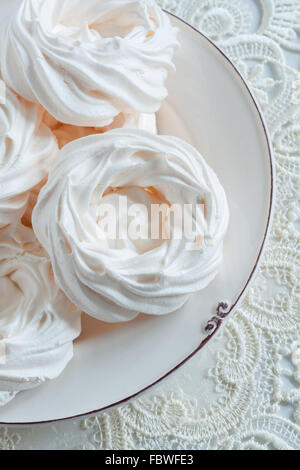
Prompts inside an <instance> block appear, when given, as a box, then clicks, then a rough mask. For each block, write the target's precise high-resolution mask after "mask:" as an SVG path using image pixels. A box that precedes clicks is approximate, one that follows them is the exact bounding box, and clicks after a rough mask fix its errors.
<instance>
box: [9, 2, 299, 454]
mask: <svg viewBox="0 0 300 470" xmlns="http://www.w3.org/2000/svg"><path fill="white" fill-rule="evenodd" d="M158 3H159V4H160V5H161V6H162V7H164V8H165V9H167V10H170V11H172V12H173V13H175V14H176V15H178V16H181V17H183V18H184V19H185V20H187V21H188V22H190V23H192V24H193V25H195V26H196V27H197V28H199V29H200V30H201V31H202V32H203V33H204V34H206V35H207V36H209V37H210V38H211V39H213V40H214V41H216V42H217V44H218V45H219V46H220V47H221V48H222V49H223V51H224V52H225V53H226V54H227V55H228V56H229V57H230V58H231V60H232V61H233V62H234V63H235V64H236V66H237V67H238V68H239V70H240V72H241V73H242V75H243V76H244V77H245V79H246V80H247V82H248V84H249V86H250V87H251V89H252V91H253V93H254V95H255V96H256V98H257V99H258V101H259V103H260V105H261V108H262V109H263V112H264V117H265V120H266V123H267V126H268V130H269V133H270V135H271V138H272V142H273V147H274V155H275V165H276V174H277V176H276V177H277V195H276V203H275V213H274V221H273V227H272V231H271V238H270V241H269V244H268V247H267V249H266V252H265V255H264V259H263V262H262V264H261V267H260V270H259V273H258V275H257V278H256V280H255V281H254V283H253V284H252V287H251V289H250V291H249V294H248V296H247V297H246V299H245V300H244V302H243V304H242V305H241V307H240V308H239V310H238V311H236V312H235V314H233V315H232V316H230V317H229V319H228V321H227V322H226V325H225V326H224V327H223V328H222V329H221V330H220V331H219V332H218V333H217V335H216V336H215V338H214V339H213V340H212V342H211V343H210V344H208V345H207V347H206V348H204V349H203V351H202V352H201V354H199V355H197V356H196V357H194V358H193V359H192V360H191V361H190V362H189V363H188V364H187V365H186V366H185V367H184V368H182V369H181V370H180V371H179V372H178V373H177V374H175V375H173V376H172V377H171V378H170V379H169V380H168V381H167V382H165V383H164V384H163V385H161V386H160V388H159V389H157V390H155V391H152V392H150V393H148V394H147V395H145V396H143V397H142V398H140V399H138V400H135V401H134V402H133V403H130V404H127V405H124V406H122V407H120V408H117V409H114V410H112V411H109V412H107V413H104V414H101V415H99V416H97V417H94V418H88V419H85V420H77V421H74V422H67V423H59V424H55V425H48V426H41V427H40V426H37V427H33V428H26V429H25V428H24V429H23V428H22V429H18V428H9V429H8V428H0V449H14V448H17V449H32V448H33V449H48V448H52V449H64V448H68V449H71V448H74V449H75V448H79V449H139V448H140V449H157V450H159V449H183V450H184V449H228V450H230V449H253V450H254V449H265V450H267V449H300V328H299V325H300V305H299V299H300V287H299V261H300V259H299V258H300V254H299V227H300V224H299V218H300V217H299V216H300V210H299V198H300V171H299V170H300V168H299V157H300V73H299V69H300V54H299V51H300V41H299V38H300V27H299V25H300V0H256V1H255V0H158ZM297 53H298V54H297Z"/></svg>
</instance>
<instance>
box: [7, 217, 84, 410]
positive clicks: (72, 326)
mask: <svg viewBox="0 0 300 470" xmlns="http://www.w3.org/2000/svg"><path fill="white" fill-rule="evenodd" d="M80 323H81V322H80V311H79V310H78V309H77V308H76V307H74V305H72V304H71V303H70V302H69V300H68V299H67V298H66V297H65V295H64V294H63V293H62V292H61V291H60V290H59V288H58V287H57V285H56V284H55V282H54V278H53V273H52V269H51V264H50V260H49V258H48V257H47V255H46V254H45V252H44V250H42V248H41V247H40V245H39V244H38V243H37V240H36V238H35V236H34V234H33V232H32V230H30V229H28V228H26V227H23V226H22V225H17V226H13V225H10V226H9V227H7V228H5V229H1V230H0V390H1V392H0V405H1V404H5V402H8V401H9V400H10V399H12V398H13V396H14V394H16V393H17V392H20V391H22V390H26V389H30V388H33V387H36V386H38V385H40V384H41V383H43V382H44V381H45V380H47V379H53V378H55V377H57V376H58V375H59V374H60V373H61V372H62V371H63V370H64V368H65V367H66V365H67V364H68V363H69V361H70V360H71V358H72V356H73V340H74V339H75V338H77V337H78V336H79V334H80V330H81V325H80Z"/></svg>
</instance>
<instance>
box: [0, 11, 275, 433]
mask: <svg viewBox="0 0 300 470" xmlns="http://www.w3.org/2000/svg"><path fill="white" fill-rule="evenodd" d="M163 11H164V12H165V13H166V14H167V15H170V16H171V17H173V18H175V19H176V20H178V21H180V22H182V23H184V24H185V25H186V26H188V27H190V28H192V29H193V30H194V31H195V32H196V33H198V34H200V36H201V37H202V38H203V39H205V40H206V41H208V43H209V44H210V45H211V46H213V48H214V49H215V50H216V51H217V53H219V54H221V56H222V57H223V58H224V59H225V61H227V63H228V64H229V65H230V67H231V68H232V69H233V70H234V72H235V73H236V74H237V75H238V77H239V78H240V80H241V82H242V85H243V86H244V87H245V89H246V91H247V93H248V95H249V96H250V98H251V100H252V102H253V104H254V107H255V109H256V112H257V115H258V118H259V121H260V123H261V125H262V129H263V133H264V136H265V139H266V142H267V148H268V152H267V153H268V158H269V170H270V195H269V210H268V217H267V224H266V228H265V232H264V237H263V240H262V243H261V246H260V249H259V252H258V256H257V258H256V261H255V263H254V266H253V268H252V270H251V272H250V275H249V277H248V279H247V281H246V283H245V285H244V287H243V288H242V290H241V292H240V293H239V295H238V297H237V299H236V300H235V301H234V303H233V304H232V305H231V306H230V307H229V306H228V304H226V303H224V302H221V303H219V305H218V307H217V310H216V315H215V316H214V317H213V318H212V319H211V320H209V322H208V323H207V326H206V332H208V335H207V336H206V337H205V338H204V339H203V341H202V342H201V343H200V345H199V346H198V347H197V348H196V349H194V350H193V351H192V352H191V353H190V354H189V355H188V356H187V357H186V358H184V359H183V360H182V361H181V362H180V363H178V364H177V365H176V366H174V367H173V368H172V369H170V370H169V371H168V372H166V373H165V374H164V375H162V376H161V377H160V378H158V379H157V380H155V381H154V382H152V383H151V384H150V385H147V386H146V387H143V388H142V389H141V390H139V391H137V392H135V393H134V394H132V395H130V396H128V397H126V398H122V399H121V400H119V401H117V402H115V403H112V404H109V405H106V406H104V407H102V408H100V409H97V410H92V411H87V412H85V413H80V414H77V415H72V416H66V417H64V418H57V419H50V420H42V421H32V422H30V421H29V422H13V423H10V422H5V421H4V422H1V421H0V425H3V426H11V427H13V426H21V427H22V426H34V425H42V424H51V423H58V422H64V421H70V420H75V419H78V418H84V417H92V416H93V415H95V414H100V413H103V412H105V411H108V410H110V409H113V408H116V407H118V406H120V405H123V404H125V403H127V402H130V401H132V400H134V399H136V398H137V397H139V396H141V395H142V394H144V393H145V392H147V391H149V390H150V389H152V388H154V387H155V386H157V385H158V384H160V383H161V382H163V381H164V380H165V379H167V378H168V377H169V376H170V375H171V374H173V373H174V372H176V371H177V370H178V369H180V368H181V367H182V366H183V365H184V364H186V363H187V362H188V361H189V360H190V359H191V358H192V357H194V356H195V355H196V354H197V353H199V351H201V349H203V347H204V346H205V345H206V344H207V343H208V342H209V341H210V340H211V339H212V338H213V337H214V336H215V334H216V333H217V332H218V331H219V329H220V328H221V326H222V325H223V323H224V320H225V319H226V318H227V317H228V315H229V314H230V313H232V312H233V311H234V310H235V309H236V308H237V306H238V304H239V303H240V302H241V301H242V299H243V298H244V296H245V294H246V293H247V290H248V289H249V286H250V283H251V281H252V279H253V276H254V274H255V273H256V271H257V269H258V267H259V265H260V262H261V259H262V255H263V252H264V249H265V247H266V241H267V239H268V236H269V232H270V228H271V223H272V219H273V209H274V194H275V166H274V159H273V148H272V143H271V138H270V135H269V132H268V129H267V125H266V123H265V119H264V117H263V115H262V111H261V108H260V106H259V104H258V102H257V100H256V98H255V97H254V95H253V93H252V91H251V89H250V87H249V85H248V84H247V82H246V80H245V79H244V78H243V76H242V74H241V73H240V72H239V70H238V68H237V67H236V66H235V65H234V63H233V62H232V61H231V59H230V58H229V57H228V56H227V55H226V54H225V53H224V52H223V51H222V49H220V47H219V46H217V45H216V44H215V43H214V42H213V41H212V40H211V39H209V38H208V37H207V36H206V35H205V34H204V33H202V32H201V31H199V29H197V28H196V27H195V26H193V25H192V24H190V23H189V22H188V21H186V20H184V19H182V18H180V17H179V16H177V15H175V14H174V13H172V12H170V11H168V10H166V9H163Z"/></svg>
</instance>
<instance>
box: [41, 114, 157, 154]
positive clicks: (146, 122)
mask: <svg viewBox="0 0 300 470" xmlns="http://www.w3.org/2000/svg"><path fill="white" fill-rule="evenodd" d="M43 121H44V123H45V124H46V125H47V126H48V127H49V128H50V129H51V131H52V132H53V134H54V135H55V137H56V139H57V143H58V147H59V148H60V149H61V148H62V147H64V146H65V145H67V144H69V143H70V142H73V140H76V139H81V138H82V137H87V136H88V135H93V134H103V133H104V132H107V131H109V130H113V129H120V128H129V129H143V130H145V131H148V132H152V133H153V134H157V124H156V115H155V113H152V114H145V113H141V114H137V113H136V114H123V113H120V114H119V115H118V116H117V117H116V118H115V119H114V120H113V122H112V123H111V124H110V125H109V126H105V127H83V126H72V125H71V124H63V123H61V122H59V121H57V120H56V119H55V118H54V117H53V116H51V115H50V114H49V113H48V112H47V111H46V112H45V114H44V118H43Z"/></svg>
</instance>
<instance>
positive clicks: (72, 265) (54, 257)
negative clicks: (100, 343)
mask: <svg viewBox="0 0 300 470" xmlns="http://www.w3.org/2000/svg"><path fill="white" fill-rule="evenodd" d="M124 197H126V201H127V203H128V204H129V206H130V207H131V206H132V205H134V204H135V205H136V204H137V203H138V204H139V205H140V206H141V205H143V207H146V208H147V207H148V208H149V207H150V206H151V207H152V205H153V204H154V203H155V204H156V205H158V206H160V205H164V207H167V208H168V207H169V208H170V209H171V208H172V207H173V206H174V205H175V204H177V205H178V204H180V205H181V206H184V205H187V206H188V205H190V206H196V205H197V204H199V205H200V203H201V205H203V206H204V207H205V210H204V212H203V214H202V213H201V214H200V215H199V217H200V218H199V220H200V222H199V223H198V219H197V218H196V215H193V216H192V217H193V220H192V222H193V224H194V225H196V226H197V227H198V225H199V230H200V228H201V234H200V231H199V236H198V233H197V234H196V235H195V239H194V240H193V241H194V242H195V243H196V242H197V241H198V242H199V241H201V243H200V245H199V249H197V250H190V242H189V241H188V240H187V239H186V238H185V237H181V238H177V237H176V236H175V231H170V234H169V237H167V238H164V237H161V236H160V237H158V238H152V236H150V237H149V236H147V234H146V233H144V234H143V236H142V237H140V238H133V237H131V236H130V235H129V236H128V237H127V236H126V235H125V236H120V237H115V236H114V234H113V235H111V234H110V233H108V234H107V233H106V230H105V227H104V226H103V225H102V222H103V220H102V218H101V217H102V216H103V213H102V212H101V210H102V209H101V208H103V204H106V205H107V204H110V207H111V206H112V207H116V213H118V214H120V215H119V216H118V217H119V223H120V224H121V222H122V220H121V219H123V218H126V217H127V212H126V213H125V209H124V213H122V212H121V213H120V212H118V209H119V208H120V204H121V201H124ZM190 206H188V207H190ZM117 207H118V209H117ZM131 209H132V207H131ZM128 213H129V212H128ZM100 214H102V215H100ZM136 217H137V219H138V220H137V221H135V222H136V223H138V225H139V226H140V228H141V230H142V231H143V228H145V227H146V226H148V223H149V220H148V212H147V213H146V214H145V211H144V210H142V209H141V213H140V214H139V215H137V216H136ZM168 217H169V218H170V217H171V211H170V213H168V211H167V213H166V214H165V218H166V219H168ZM228 219H229V213H228V205H227V200H226V196H225V193H224V190H223V188H222V186H221V184H220V182H219V180H218V178H217V176H216V175H215V173H214V172H213V170H212V169H211V168H209V166H208V165H207V164H206V162H205V160H204V159H203V158H202V156H201V155H200V154H199V152H198V151H197V150H196V149H195V148H194V147H192V146H191V145H189V144H187V143H185V142H184V141H182V140H180V139H178V138H175V137H169V136H155V135H153V134H150V133H148V132H145V131H141V130H127V129H120V130H113V131H109V132H106V133H105V134H102V135H94V136H88V137H85V138H83V139H79V140H77V141H74V142H72V143H70V144H68V145H66V146H65V147H64V148H63V149H62V150H61V151H60V156H59V159H58V162H57V164H56V166H55V167H54V169H53V171H51V173H50V175H49V179H48V182H47V184H46V185H45V186H44V187H43V189H42V190H41V192H40V195H39V199H38V203H37V205H36V207H35V209H34V211H33V217H32V221H33V227H34V230H35V233H36V235H37V237H38V239H39V241H40V243H41V244H42V245H43V247H44V248H45V249H46V251H47V252H48V253H49V255H50V258H51V262H52V266H53V270H54V274H55V278H56V280H57V282H58V284H59V286H60V287H61V289H62V290H63V291H64V292H65V294H66V295H67V297H68V298H69V299H70V300H71V301H72V302H73V303H74V304H75V305H77V306H78V307H79V308H80V309H81V310H83V311H85V312H87V313H88V314H90V315H92V316H94V317H95V318H98V319H100V320H103V321H106V322H117V321H127V320H131V319H133V318H134V317H136V316H137V315H138V313H139V312H142V313H146V314H154V315H161V314H166V313H170V312H172V311H174V310H176V309H178V308H179V307H181V306H182V305H183V304H184V303H185V302H186V300H187V299H188V298H189V296H190V294H192V293H193V292H196V291H199V290H201V289H203V288H204V287H206V286H207V285H208V284H209V283H210V282H211V281H212V280H213V279H214V277H215V276H216V274H217V273H218V270H219V267H220V264H221V261H222V250H223V239H224V236H225V233H226V230H227V225H228ZM122 223H123V222H122ZM150 225H151V223H150ZM200 225H201V227H200ZM145 232H146V231H145ZM123 235H124V234H123ZM200 237H201V240H200Z"/></svg>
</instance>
